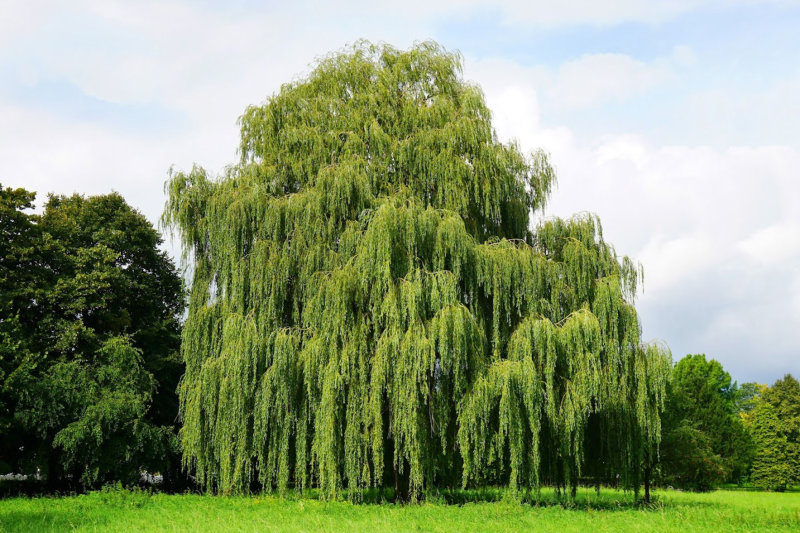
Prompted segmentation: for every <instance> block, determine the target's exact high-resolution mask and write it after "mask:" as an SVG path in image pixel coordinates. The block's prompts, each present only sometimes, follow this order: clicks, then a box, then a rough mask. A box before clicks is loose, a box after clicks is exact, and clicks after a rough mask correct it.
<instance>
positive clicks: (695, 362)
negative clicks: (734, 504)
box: [662, 354, 753, 490]
mask: <svg viewBox="0 0 800 533" xmlns="http://www.w3.org/2000/svg"><path fill="white" fill-rule="evenodd" d="M742 405H743V400H742V394H740V392H739V388H738V387H737V384H736V382H734V381H732V380H731V376H730V374H728V373H727V372H725V370H724V369H723V368H722V365H721V364H720V363H719V362H718V361H715V360H714V359H711V360H707V359H706V356H705V355H703V354H695V355H687V356H686V357H684V358H683V359H681V360H680V361H678V363H677V364H676V365H675V367H674V369H673V370H672V376H671V379H670V381H669V383H668V385H667V402H666V411H665V413H664V420H663V427H664V443H663V447H662V459H663V460H662V476H663V480H664V482H666V483H669V484H672V485H677V486H683V487H690V488H695V489H699V490H707V489H710V488H711V487H713V486H714V485H716V484H718V483H720V482H723V481H735V482H739V481H741V480H742V479H743V478H744V477H745V476H746V475H747V474H748V472H749V468H750V464H751V462H752V459H753V444H752V440H751V438H750V435H749V433H748V432H747V430H746V428H745V426H744V424H743V422H742V420H741V418H740V416H739V409H740V408H741V406H742ZM700 458H702V460H700ZM699 463H702V464H699Z"/></svg>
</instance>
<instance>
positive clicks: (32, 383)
mask: <svg viewBox="0 0 800 533" xmlns="http://www.w3.org/2000/svg"><path fill="white" fill-rule="evenodd" d="M34 196H35V194H34V193H31V192H29V191H25V190H23V189H8V188H3V187H0V234H2V236H3V239H2V241H0V407H2V409H3V410H2V413H0V435H2V438H1V439H0V442H1V443H2V444H1V445H0V458H1V459H2V463H4V464H3V468H4V469H6V471H7V470H8V469H10V470H11V471H14V472H21V473H26V474H33V473H36V469H37V468H39V469H40V471H41V473H42V474H44V475H45V476H46V477H47V480H48V483H49V484H50V486H51V487H52V488H60V486H63V485H64V484H70V483H71V484H72V485H73V487H74V488H79V486H80V485H78V482H80V483H81V484H82V486H95V485H97V484H100V483H102V482H105V481H109V480H119V481H125V482H136V481H138V479H139V471H140V469H141V468H148V469H150V470H151V471H152V470H156V469H157V470H160V471H162V472H164V473H165V474H168V473H169V471H170V470H174V471H178V468H174V467H172V466H171V463H176V464H175V467H179V464H177V462H176V461H175V458H176V456H177V436H176V427H175V426H176V421H177V420H176V419H177V415H178V402H177V385H178V380H179V379H180V376H181V374H182V366H183V365H182V362H181V360H180V355H179V351H178V347H179V342H180V336H179V332H180V328H179V326H180V322H179V318H180V314H181V313H182V311H183V308H184V303H183V288H182V284H181V280H180V277H179V276H178V274H177V272H176V270H175V267H174V265H173V264H172V262H171V261H170V260H169V258H168V257H167V256H166V254H165V253H164V252H163V251H161V250H159V249H158V245H159V244H160V242H161V241H160V236H159V235H158V233H157V232H156V231H155V229H154V228H153V226H152V225H151V224H150V223H149V222H148V221H147V220H146V219H145V218H144V217H143V216H142V215H141V214H140V213H138V212H137V211H135V210H134V209H132V208H131V207H130V206H129V205H128V204H127V203H126V202H125V201H124V199H123V198H122V197H121V196H120V195H118V194H116V193H114V194H109V195H103V196H93V197H89V198H85V197H83V196H79V195H74V196H70V197H65V196H50V197H49V199H48V201H47V203H46V205H45V208H44V211H43V213H42V214H41V215H36V214H31V213H28V212H26V211H27V210H29V209H30V208H32V206H33V200H34Z"/></svg>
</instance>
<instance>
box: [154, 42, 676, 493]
mask: <svg viewBox="0 0 800 533" xmlns="http://www.w3.org/2000/svg"><path fill="white" fill-rule="evenodd" d="M240 123H241V144H240V158H239V160H238V161H237V162H236V163H235V164H233V165H231V166H230V167H229V168H228V169H227V171H226V172H225V173H224V175H222V176H220V177H219V178H214V177H211V176H209V175H208V173H207V172H206V171H205V170H203V169H202V168H200V167H195V168H193V169H192V170H191V171H189V172H177V173H174V174H173V175H172V176H171V178H170V179H169V181H168V183H167V186H166V187H167V191H168V195H169V198H168V202H167V206H166V209H165V213H164V218H163V220H164V223H165V224H166V225H168V226H170V227H172V228H174V229H176V230H177V231H178V233H179V234H180V237H181V240H182V243H183V246H184V251H185V254H184V257H185V258H186V259H187V261H188V262H189V263H190V266H191V271H192V276H193V277H192V283H191V291H190V302H189V312H188V318H187V321H186V323H185V327H184V331H183V341H182V347H181V351H182V355H183V358H184V361H185V364H186V374H185V376H184V378H183V381H182V382H181V386H180V412H181V416H182V422H183V427H182V429H181V434H180V436H181V441H182V446H183V453H184V462H185V465H186V466H187V467H189V468H191V469H193V470H194V471H195V472H196V475H197V478H198V480H199V481H200V482H201V483H203V484H204V485H205V486H206V487H208V488H209V489H211V490H218V491H221V492H225V493H229V492H247V491H249V490H252V489H254V488H259V487H260V488H263V489H272V488H279V489H280V488H286V487H289V486H295V487H298V488H301V489H302V488H307V487H312V486H318V487H320V488H321V489H322V490H321V492H322V494H323V495H324V496H326V497H337V496H338V495H339V494H341V493H342V491H347V493H348V494H349V495H350V496H351V497H353V498H358V496H359V494H361V492H362V491H363V490H364V489H365V488H367V487H372V486H378V487H383V486H392V485H394V487H395V489H399V490H400V491H401V492H402V491H404V490H405V491H408V493H409V495H410V496H411V497H412V498H417V497H419V496H420V494H421V493H422V491H423V490H424V489H426V488H428V487H432V486H452V485H460V484H463V485H469V484H473V483H499V484H505V485H509V486H511V487H513V488H527V489H529V488H536V487H538V486H539V485H540V484H542V483H548V484H554V485H556V486H558V487H568V486H571V487H574V486H575V485H576V483H577V480H578V476H580V475H593V476H596V477H598V479H599V478H603V479H611V478H616V477H617V476H620V479H621V480H622V481H623V483H624V484H625V486H628V487H636V488H637V489H638V486H639V484H640V482H641V480H642V472H643V471H642V468H645V469H648V468H649V464H650V463H651V462H652V461H653V459H654V454H656V453H657V451H656V448H657V444H658V442H659V440H660V418H659V411H660V410H661V409H662V406H663V396H664V387H665V381H666V379H667V375H668V373H669V368H670V362H669V361H670V357H669V354H668V352H667V351H666V350H665V349H663V348H660V347H658V346H655V345H645V344H643V343H642V342H641V338H640V337H641V333H640V326H639V321H638V317H637V314H636V311H635V309H634V307H633V300H634V297H635V294H636V292H637V287H638V285H639V283H640V280H641V271H640V268H639V267H638V266H637V265H636V264H635V263H634V262H632V261H631V260H630V259H628V258H627V257H620V256H618V255H617V254H616V252H615V251H614V248H613V247H612V246H611V245H610V244H608V243H607V242H606V241H605V240H604V239H603V234H602V230H601V226H600V222H599V220H598V219H597V218H596V217H595V216H592V215H588V214H584V215H578V216H575V217H574V218H571V219H568V220H561V219H549V220H546V221H544V222H542V223H541V224H539V225H537V226H536V227H533V225H532V224H531V214H532V213H533V212H536V211H540V210H541V209H542V208H543V207H544V205H545V203H546V201H547V198H548V196H549V194H550V191H551V189H552V187H553V185H554V184H555V173H554V171H553V168H552V167H551V164H550V161H549V159H548V156H547V155H546V154H545V153H544V152H542V151H538V152H535V153H533V154H529V155H526V154H523V153H522V152H521V151H520V149H519V147H518V146H517V145H516V144H514V143H511V144H503V143H501V142H499V141H498V139H497V136H496V134H495V132H494V130H493V128H492V124H491V113H490V111H489V109H488V108H487V106H486V103H485V101H484V97H483V94H482V92H481V90H480V89H479V88H478V87H476V86H474V85H471V84H469V83H466V82H465V81H464V80H463V79H462V78H461V59H460V57H459V55H458V54H455V53H451V52H448V51H446V50H444V49H443V48H441V47H440V46H438V45H436V44H433V43H422V44H418V45H416V46H415V47H413V48H412V49H410V50H408V51H398V50H396V49H394V48H392V47H390V46H383V45H381V46H376V45H371V44H369V43H359V44H357V45H356V46H354V47H352V48H350V49H348V50H345V51H343V52H341V53H334V54H332V55H330V56H328V57H326V58H324V59H322V60H320V61H319V62H318V64H317V65H316V67H315V68H314V69H313V71H312V72H311V73H310V74H309V75H308V76H307V77H305V78H302V79H298V80H296V81H294V82H292V83H288V84H286V85H284V86H283V87H282V88H281V90H280V91H279V92H278V93H277V94H275V95H273V96H272V97H270V98H269V99H268V100H267V102H266V103H265V104H263V105H259V106H253V107H249V108H248V109H247V110H246V111H245V112H244V115H243V116H242V117H241V118H240Z"/></svg>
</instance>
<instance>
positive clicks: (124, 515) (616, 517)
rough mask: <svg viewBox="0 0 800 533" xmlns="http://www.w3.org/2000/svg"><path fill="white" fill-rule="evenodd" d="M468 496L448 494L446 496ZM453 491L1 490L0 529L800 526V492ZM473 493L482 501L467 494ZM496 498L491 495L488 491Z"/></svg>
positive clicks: (798, 528)
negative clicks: (302, 494) (355, 497)
mask: <svg viewBox="0 0 800 533" xmlns="http://www.w3.org/2000/svg"><path fill="white" fill-rule="evenodd" d="M454 498H455V499H460V500H461V501H462V502H464V501H465V500H467V501H466V502H464V503H459V504H452V503H447V502H446V500H447V499H454ZM542 498H543V499H542V504H540V505H535V506H534V505H528V504H520V503H516V502H513V501H508V500H505V501H503V500H500V501H485V500H486V499H487V498H486V494H483V496H481V497H475V498H470V497H469V496H464V495H463V493H462V494H461V495H453V496H451V497H449V498H438V501H435V502H428V503H423V504H420V505H408V506H402V505H394V504H380V505H379V504H360V505H354V504H351V503H347V502H322V501H319V500H317V499H313V498H299V497H292V498H279V497H273V496H254V497H230V498H229V497H212V496H201V495H165V494H152V495H151V494H148V493H141V492H139V493H136V492H133V493H132V492H126V491H111V492H94V493H91V494H86V495H81V496H72V497H65V498H33V499H27V498H11V499H6V500H0V531H37V532H39V531H65V530H78V531H203V530H205V531H346V532H348V533H353V532H356V531H522V530H547V531H557V532H559V533H563V532H567V531H591V532H592V533H596V532H601V531H613V532H618V531H680V532H682V533H686V532H690V531H737V532H743V531H800V492H787V493H783V494H775V493H765V492H750V491H731V490H720V491H716V492H711V493H707V494H691V493H684V492H676V491H658V492H656V493H655V498H656V499H657V503H655V504H653V505H651V506H650V507H648V508H645V507H639V506H635V505H633V504H632V496H631V495H630V494H625V493H622V492H616V491H614V490H612V489H606V490H604V491H602V492H601V493H600V495H599V496H598V495H597V494H595V492H594V491H593V490H588V489H587V490H582V491H580V492H579V495H578V498H577V501H576V504H575V505H574V506H561V505H556V504H553V500H552V493H548V492H543V496H542ZM470 499H476V500H481V499H483V500H484V501H473V502H470V501H468V500H470ZM488 499H491V498H488Z"/></svg>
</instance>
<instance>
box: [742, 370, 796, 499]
mask: <svg viewBox="0 0 800 533" xmlns="http://www.w3.org/2000/svg"><path fill="white" fill-rule="evenodd" d="M748 422H749V424H750V429H751V431H752V434H753V440H754V441H755V445H756V456H755V460H754V461H753V474H752V479H753V482H754V483H755V485H756V486H758V487H762V488H766V489H772V490H779V491H783V490H785V489H786V488H787V487H789V486H791V485H794V484H797V483H800V383H798V382H797V380H796V379H795V378H794V377H792V375H791V374H787V375H785V376H784V377H783V378H782V379H779V380H778V381H776V382H775V384H774V385H773V386H772V387H767V388H765V389H764V391H763V392H762V393H761V396H760V398H759V401H758V402H757V403H756V406H755V407H754V408H753V409H752V411H751V415H750V417H749V418H748Z"/></svg>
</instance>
